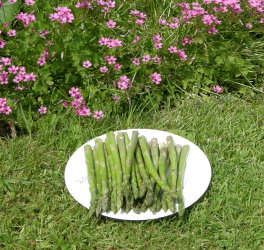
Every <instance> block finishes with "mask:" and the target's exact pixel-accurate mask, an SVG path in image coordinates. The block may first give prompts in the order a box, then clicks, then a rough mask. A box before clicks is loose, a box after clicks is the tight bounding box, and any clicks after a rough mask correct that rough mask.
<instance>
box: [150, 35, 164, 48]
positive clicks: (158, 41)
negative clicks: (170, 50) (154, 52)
mask: <svg viewBox="0 0 264 250" xmlns="http://www.w3.org/2000/svg"><path fill="white" fill-rule="evenodd" d="M152 39H153V41H154V42H155V43H154V47H155V48H156V49H160V48H162V43H161V41H162V37H161V36H160V35H154V36H152Z"/></svg>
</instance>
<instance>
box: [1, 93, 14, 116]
mask: <svg viewBox="0 0 264 250" xmlns="http://www.w3.org/2000/svg"><path fill="white" fill-rule="evenodd" d="M11 112H12V109H11V108H10V106H8V105H7V103H6V98H3V97H0V114H1V113H4V114H6V115H9V114H10V113H11Z"/></svg>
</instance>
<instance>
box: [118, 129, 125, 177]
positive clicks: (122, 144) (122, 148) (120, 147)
mask: <svg viewBox="0 0 264 250" xmlns="http://www.w3.org/2000/svg"><path fill="white" fill-rule="evenodd" d="M116 140H117V146H118V150H119V155H120V160H121V166H122V172H123V178H124V173H125V172H126V157H127V150H126V144H125V140H124V136H123V133H122V132H118V133H117V136H116Z"/></svg>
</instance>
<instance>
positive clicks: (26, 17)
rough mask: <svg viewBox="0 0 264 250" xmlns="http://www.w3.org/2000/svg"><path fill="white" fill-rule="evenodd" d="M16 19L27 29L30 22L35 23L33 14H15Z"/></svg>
mask: <svg viewBox="0 0 264 250" xmlns="http://www.w3.org/2000/svg"><path fill="white" fill-rule="evenodd" d="M16 19H17V20H18V21H21V22H22V23H23V25H24V26H25V27H27V26H28V25H29V24H31V23H32V22H35V21H36V17H35V15H34V14H27V13H23V12H20V13H19V14H17V15H16Z"/></svg>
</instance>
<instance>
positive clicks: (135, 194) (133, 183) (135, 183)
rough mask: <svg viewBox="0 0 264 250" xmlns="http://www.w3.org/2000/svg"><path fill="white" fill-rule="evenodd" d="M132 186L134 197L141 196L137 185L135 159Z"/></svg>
mask: <svg viewBox="0 0 264 250" xmlns="http://www.w3.org/2000/svg"><path fill="white" fill-rule="evenodd" d="M131 187H132V192H133V196H134V199H135V200H136V199H138V198H139V188H138V185H137V177H136V164H135V161H133V163H132V176H131Z"/></svg>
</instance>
